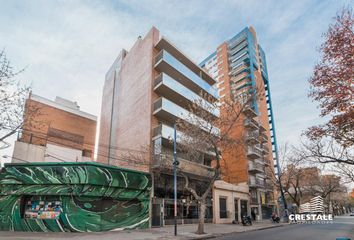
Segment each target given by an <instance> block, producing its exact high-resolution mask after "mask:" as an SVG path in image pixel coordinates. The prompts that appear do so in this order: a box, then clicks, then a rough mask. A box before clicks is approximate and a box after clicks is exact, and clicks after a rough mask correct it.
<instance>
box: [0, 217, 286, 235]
mask: <svg viewBox="0 0 354 240" xmlns="http://www.w3.org/2000/svg"><path fill="white" fill-rule="evenodd" d="M287 225H289V224H287V223H286V224H285V223H282V224H274V223H271V222H270V220H266V221H260V222H255V223H254V224H253V225H252V226H242V225H240V224H211V223H207V224H205V232H206V233H207V234H203V235H198V234H195V231H196V230H197V225H196V224H185V225H178V235H177V237H175V236H174V227H173V226H166V227H162V228H150V229H136V230H124V231H111V232H96V233H93V232H92V233H36V232H1V231H0V240H3V239H6V240H10V239H11V240H12V239H26V240H44V239H46V240H48V239H49V240H54V239H69V238H70V239H84V240H94V239H104V240H111V239H112V240H113V239H114V240H126V239H136V240H162V239H163V240H166V239H179V240H186V239H206V238H211V237H216V236H223V235H224V234H225V233H229V234H230V233H235V232H245V231H255V230H260V229H264V228H273V227H281V226H287Z"/></svg>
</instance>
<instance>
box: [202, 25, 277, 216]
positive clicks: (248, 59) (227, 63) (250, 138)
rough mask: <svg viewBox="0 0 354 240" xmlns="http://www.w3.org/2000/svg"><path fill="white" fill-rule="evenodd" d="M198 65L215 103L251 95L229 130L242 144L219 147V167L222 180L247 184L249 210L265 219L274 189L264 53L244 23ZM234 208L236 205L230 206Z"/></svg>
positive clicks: (273, 201) (273, 141) (273, 207)
mask: <svg viewBox="0 0 354 240" xmlns="http://www.w3.org/2000/svg"><path fill="white" fill-rule="evenodd" d="M200 66H201V67H203V68H204V69H206V70H207V71H208V72H209V74H210V75H211V76H212V77H213V78H215V79H216V80H217V88H218V91H219V96H220V99H221V102H222V101H223V99H226V98H228V99H231V100H235V101H236V100H237V99H242V95H243V94H249V93H251V94H253V95H254V98H253V100H252V103H251V104H250V106H249V107H248V108H247V109H246V110H245V111H244V114H243V115H244V116H243V117H242V124H240V126H237V127H235V129H234V134H237V135H238V136H239V137H244V138H245V144H244V146H241V147H238V148H235V149H232V150H230V151H224V153H223V159H224V163H225V164H224V165H223V170H222V172H223V180H224V181H226V182H228V183H232V184H240V183H247V184H248V186H249V191H250V203H249V205H248V207H249V208H250V209H251V212H254V213H255V214H256V215H257V218H258V219H262V218H269V217H270V216H271V213H272V211H275V210H276V199H277V197H276V196H277V193H276V190H275V188H274V185H273V183H274V177H275V174H274V173H275V171H274V166H277V164H276V162H277V141H276V135H275V127H274V117H273V110H272V102H271V96H270V86H269V79H268V72H267V64H266V58H265V53H264V51H263V49H262V48H261V46H260V45H259V44H258V41H257V37H256V32H255V31H254V29H253V28H252V27H249V28H248V27H246V28H245V29H244V30H242V31H241V32H240V33H238V34H237V35H236V36H234V37H232V38H231V39H229V40H227V41H225V42H224V43H222V44H221V45H220V46H218V47H217V49H216V51H215V52H213V53H212V54H211V55H210V56H209V57H207V58H206V59H205V60H204V61H203V62H202V63H201V64H200ZM221 114H222V113H221ZM235 206H237V205H236V203H235ZM241 207H242V206H241ZM234 211H235V212H238V211H239V209H236V207H235V210H234Z"/></svg>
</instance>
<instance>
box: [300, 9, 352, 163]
mask: <svg viewBox="0 0 354 240" xmlns="http://www.w3.org/2000/svg"><path fill="white" fill-rule="evenodd" d="M324 37H325V42H324V43H323V44H322V45H321V47H320V52H321V54H322V58H321V60H320V61H319V63H317V64H316V65H315V67H314V72H313V75H312V77H311V78H310V80H309V82H310V85H311V89H310V94H309V96H310V97H311V98H312V99H313V100H314V101H316V102H318V103H319V107H320V109H321V114H320V116H321V117H323V118H325V119H328V121H327V122H326V123H324V124H321V125H317V126H313V127H310V128H309V129H308V130H307V131H306V133H305V134H306V136H307V137H308V139H309V142H307V143H306V144H305V150H306V154H307V157H312V158H317V159H318V160H319V161H320V162H323V163H328V162H338V163H345V164H354V160H353V146H354V107H353V104H354V98H353V96H354V84H353V78H354V14H353V11H352V10H351V9H350V8H344V9H343V10H342V11H341V13H339V14H337V16H336V17H335V21H334V23H333V24H331V25H330V26H329V29H328V32H327V33H326V34H325V35H324Z"/></svg>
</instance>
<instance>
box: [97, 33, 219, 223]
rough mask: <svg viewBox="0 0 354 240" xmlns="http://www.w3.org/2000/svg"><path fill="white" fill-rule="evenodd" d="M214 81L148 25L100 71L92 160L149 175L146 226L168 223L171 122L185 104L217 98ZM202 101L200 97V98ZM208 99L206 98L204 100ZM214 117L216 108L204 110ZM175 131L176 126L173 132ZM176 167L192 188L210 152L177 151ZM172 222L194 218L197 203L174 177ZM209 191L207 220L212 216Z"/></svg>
mask: <svg viewBox="0 0 354 240" xmlns="http://www.w3.org/2000/svg"><path fill="white" fill-rule="evenodd" d="M214 84H215V80H214V79H213V78H212V77H211V76H210V75H209V74H208V73H207V72H206V71H205V70H204V69H202V68H200V67H199V66H198V65H197V64H196V63H194V62H193V61H192V60H191V59H190V58H188V57H187V55H185V54H184V53H183V52H182V51H180V50H179V49H178V48H176V47H175V46H174V45H173V44H172V43H171V42H169V41H168V40H167V39H166V38H164V37H162V36H161V35H160V32H159V31H158V30H157V29H156V28H152V29H151V30H150V31H149V32H148V33H147V35H146V36H145V37H144V38H141V37H139V38H138V40H137V41H136V42H135V44H134V46H133V47H132V48H131V49H130V51H129V52H128V51H126V50H122V51H121V52H120V54H119V56H118V57H117V59H116V60H115V61H114V63H113V65H112V66H111V68H110V69H109V71H108V72H107V74H106V80H105V85H104V89H103V98H102V109H101V125H100V137H99V147H98V161H99V162H102V163H106V164H111V165H118V166H122V167H125V168H131V169H136V170H141V171H145V172H150V173H151V174H152V175H153V191H152V196H151V197H152V204H151V225H152V226H162V225H165V224H172V223H173V178H172V161H173V151H172V144H171V139H172V138H173V132H174V130H173V124H174V123H175V122H176V120H177V119H181V120H183V121H187V122H188V118H186V116H188V114H189V111H188V106H189V105H190V104H191V103H193V102H194V101H195V99H198V98H201V97H200V96H201V95H200V93H201V92H202V93H204V94H207V95H208V96H210V97H211V99H212V101H217V100H218V94H217V90H216V89H215V88H214V87H213V85H214ZM204 100H206V99H204ZM206 101H210V100H206ZM210 114H212V115H214V116H215V117H218V116H219V113H218V112H210ZM181 134H186V133H181V132H179V131H177V142H178V136H179V135H181ZM177 156H178V161H179V163H180V164H179V166H178V168H179V171H182V172H184V173H185V174H187V175H188V176H189V177H190V179H191V181H190V184H191V185H192V187H194V188H195V189H197V188H198V186H199V185H203V184H205V182H207V181H208V179H209V177H210V176H211V175H212V171H213V168H212V167H211V166H210V162H211V160H212V157H213V156H210V155H208V154H207V153H206V154H204V157H203V158H204V159H203V160H201V161H200V162H192V161H189V160H188V158H187V157H186V156H185V155H183V153H181V152H178V153H177ZM177 188H178V199H179V200H178V223H192V222H196V221H198V207H197V202H196V201H195V200H194V199H193V197H192V196H191V194H189V193H188V191H186V190H185V189H184V180H183V178H181V179H178V186H177ZM211 198H212V196H210V198H209V199H208V204H207V213H206V217H207V221H209V222H211V221H212V214H213V211H212V200H211Z"/></svg>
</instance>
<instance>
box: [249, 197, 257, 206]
mask: <svg viewBox="0 0 354 240" xmlns="http://www.w3.org/2000/svg"><path fill="white" fill-rule="evenodd" d="M250 200H251V201H250V204H251V205H258V204H259V201H258V199H257V198H250Z"/></svg>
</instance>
